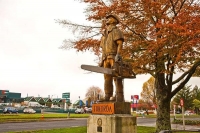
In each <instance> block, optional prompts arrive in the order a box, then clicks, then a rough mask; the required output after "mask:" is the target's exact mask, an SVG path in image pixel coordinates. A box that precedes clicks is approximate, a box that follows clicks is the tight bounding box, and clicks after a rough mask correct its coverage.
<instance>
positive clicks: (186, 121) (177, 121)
mask: <svg viewBox="0 0 200 133" xmlns="http://www.w3.org/2000/svg"><path fill="white" fill-rule="evenodd" d="M172 123H173V124H183V120H178V119H175V120H174V121H173V122H172ZM185 125H200V120H185Z"/></svg>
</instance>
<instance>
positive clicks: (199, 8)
mask: <svg viewBox="0 0 200 133" xmlns="http://www.w3.org/2000/svg"><path fill="white" fill-rule="evenodd" d="M82 2H84V3H86V4H87V5H88V7H87V8H86V10H85V13H86V16H87V20H88V21H91V22H93V24H92V25H87V26H84V25H81V24H75V23H72V22H69V21H68V20H57V22H58V23H60V24H63V25H65V26H67V27H68V29H69V28H71V27H72V28H74V29H73V30H74V31H75V32H76V31H80V33H79V37H78V38H77V40H67V41H65V44H64V45H63V46H62V48H74V49H77V50H78V51H85V50H88V49H89V50H92V51H94V53H95V54H96V55H100V52H101V51H100V49H99V44H100V42H99V40H100V36H99V33H100V32H101V31H103V30H104V28H105V25H104V24H101V22H102V20H104V18H105V16H106V15H107V14H109V13H113V14H116V15H118V16H119V18H120V24H119V25H118V26H119V27H120V29H121V30H122V31H123V32H124V37H125V42H124V45H123V49H124V52H123V55H122V56H123V59H124V60H127V61H129V62H131V63H132V66H133V69H134V72H135V73H137V74H146V73H149V74H151V75H152V76H153V77H154V78H155V90H156V99H157V102H158V104H157V119H156V132H159V131H161V130H170V129H171V123H170V101H171V98H172V97H173V96H174V95H175V94H176V93H177V92H179V91H180V90H181V89H182V88H183V87H184V86H185V84H186V83H187V82H188V81H189V80H190V78H191V77H192V75H193V74H194V73H195V71H196V69H197V68H199V65H200V58H199V57H200V53H199V50H200V35H199V33H200V26H199V25H200V17H199V16H200V3H199V2H198V1H197V0H106V1H105V0H82ZM176 73H181V75H180V76H179V77H178V78H176V79H174V77H175V75H176ZM197 76H199V74H197ZM133 82H134V81H133ZM177 83H178V86H177V87H175V88H174V89H172V86H173V85H175V84H177Z"/></svg>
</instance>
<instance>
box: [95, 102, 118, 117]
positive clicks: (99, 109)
mask: <svg viewBox="0 0 200 133" xmlns="http://www.w3.org/2000/svg"><path fill="white" fill-rule="evenodd" d="M114 113H115V111H114V103H98V104H93V105H92V114H114Z"/></svg>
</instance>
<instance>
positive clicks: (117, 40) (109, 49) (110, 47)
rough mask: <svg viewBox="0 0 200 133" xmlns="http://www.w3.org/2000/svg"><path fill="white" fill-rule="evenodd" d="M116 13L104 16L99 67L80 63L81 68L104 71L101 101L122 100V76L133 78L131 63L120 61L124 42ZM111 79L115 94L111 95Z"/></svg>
mask: <svg viewBox="0 0 200 133" xmlns="http://www.w3.org/2000/svg"><path fill="white" fill-rule="evenodd" d="M118 23H119V18H118V17H117V16H116V15H113V14H112V15H108V16H107V17H106V30H105V31H104V34H103V35H102V38H101V44H100V46H101V48H102V52H103V53H102V61H101V63H100V65H99V67H95V66H89V65H82V66H81V68H82V69H86V70H89V71H93V72H99V73H104V91H105V97H104V99H102V101H116V102H124V91H123V78H135V74H134V73H133V71H132V68H131V65H130V64H128V63H125V62H123V61H122V57H121V51H122V46H123V42H124V37H123V34H122V32H121V31H120V30H119V29H118V28H117V26H116V25H117V24H118ZM113 80H114V82H115V88H116V94H115V95H114V96H113Z"/></svg>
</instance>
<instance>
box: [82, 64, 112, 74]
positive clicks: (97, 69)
mask: <svg viewBox="0 0 200 133" xmlns="http://www.w3.org/2000/svg"><path fill="white" fill-rule="evenodd" d="M81 68H82V69H84V70H88V71H91V72H97V73H103V74H109V75H112V76H116V75H115V74H114V73H115V72H114V70H113V69H110V68H103V67H98V66H92V65H81Z"/></svg>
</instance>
